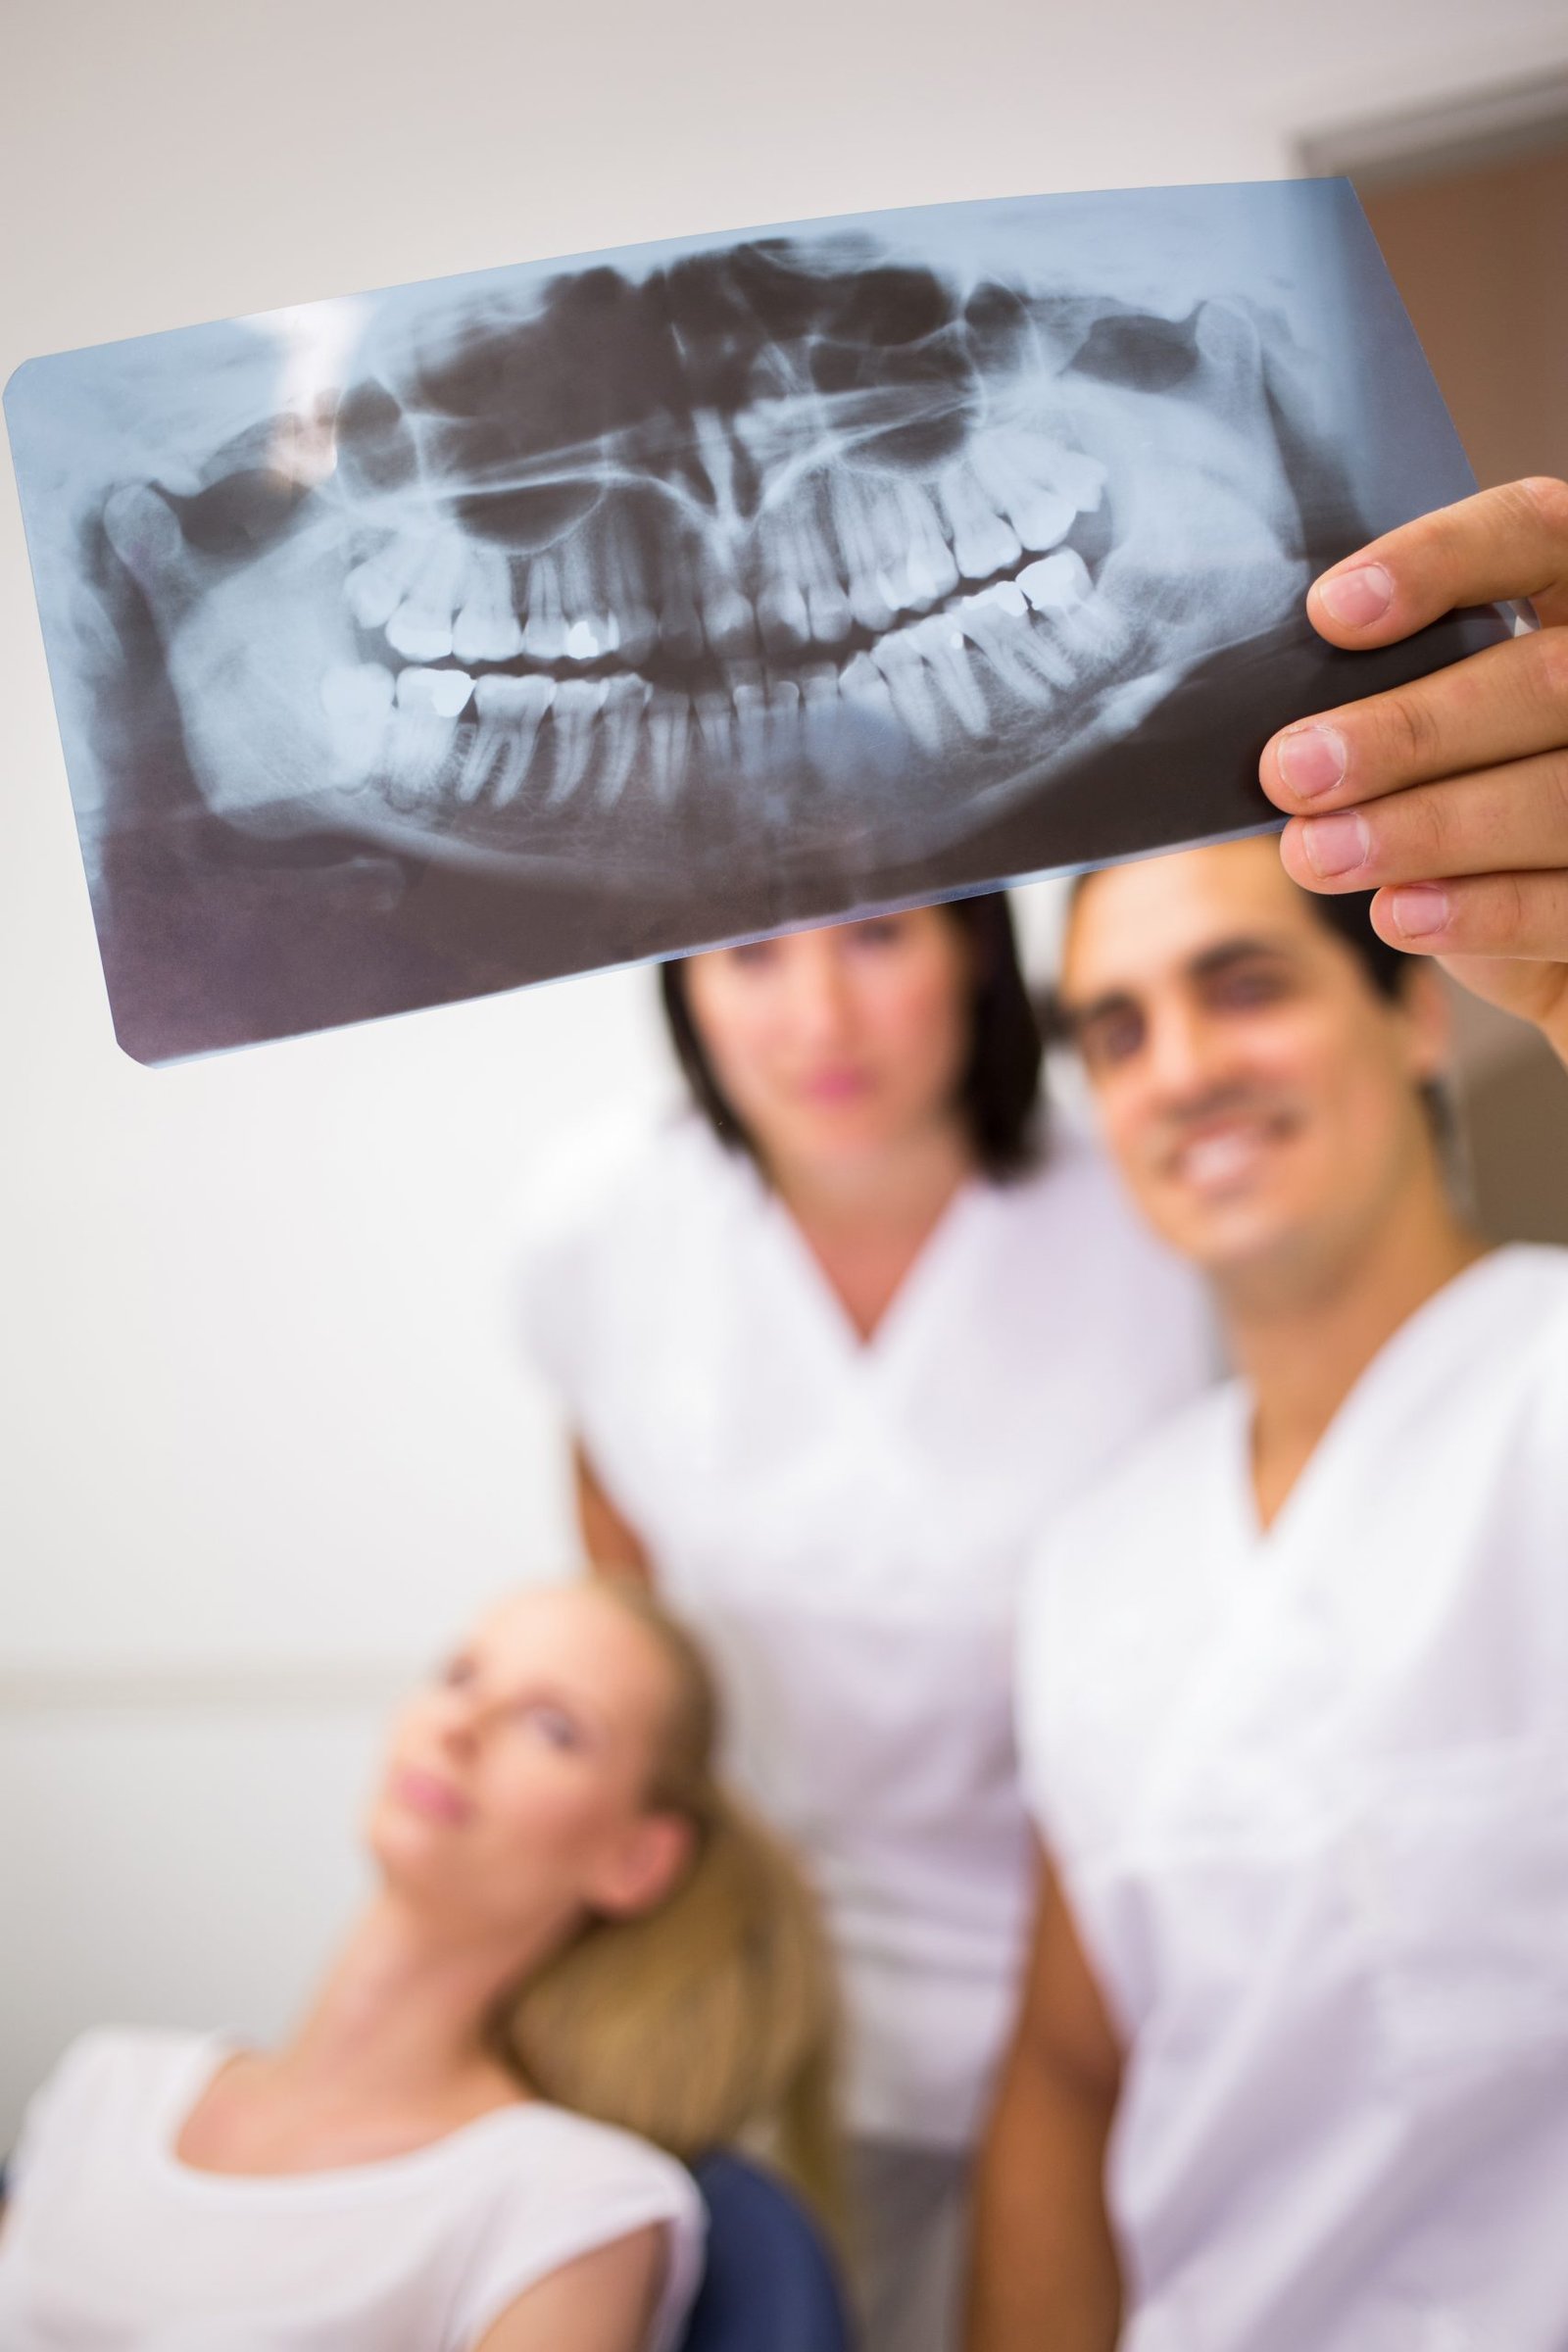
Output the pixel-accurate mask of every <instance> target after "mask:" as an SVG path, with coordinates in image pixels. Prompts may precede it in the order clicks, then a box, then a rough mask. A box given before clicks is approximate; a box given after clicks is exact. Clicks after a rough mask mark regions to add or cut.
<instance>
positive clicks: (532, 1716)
mask: <svg viewBox="0 0 1568 2352" xmlns="http://www.w3.org/2000/svg"><path fill="white" fill-rule="evenodd" d="M511 1713H512V1720H513V1722H514V1723H515V1724H516V1725H517V1726H518V1727H519V1728H520V1729H522V1730H524V1731H528V1732H531V1733H533V1734H534V1735H535V1736H536V1737H537V1738H538V1739H540V1740H543V1741H544V1742H545V1744H546V1746H548V1747H554V1748H559V1749H560V1750H561V1752H562V1753H563V1754H564V1755H569V1754H573V1753H575V1752H576V1750H578V1749H579V1748H582V1747H585V1746H586V1745H587V1743H588V1735H587V1729H586V1726H584V1725H583V1724H581V1723H579V1722H578V1720H577V1718H576V1716H575V1715H573V1714H572V1713H571V1711H570V1710H569V1708H566V1707H563V1706H560V1705H558V1704H557V1703H556V1701H554V1700H553V1699H546V1698H524V1699H519V1700H518V1701H517V1703H516V1705H515V1707H514V1708H513V1709H512V1710H511Z"/></svg>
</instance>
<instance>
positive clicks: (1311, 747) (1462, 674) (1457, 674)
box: [1258, 629, 1568, 815]
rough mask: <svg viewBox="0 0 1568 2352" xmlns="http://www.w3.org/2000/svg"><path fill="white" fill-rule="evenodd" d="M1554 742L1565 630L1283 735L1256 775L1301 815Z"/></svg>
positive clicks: (1567, 705) (1566, 663)
mask: <svg viewBox="0 0 1568 2352" xmlns="http://www.w3.org/2000/svg"><path fill="white" fill-rule="evenodd" d="M1563 742H1568V629H1539V630H1536V631H1533V632H1532V633H1531V634H1530V635H1529V636H1527V637H1515V638H1513V639H1511V640H1510V642H1509V643H1507V644H1506V645H1492V646H1488V647H1487V648H1486V649H1485V650H1484V651H1483V652H1481V653H1479V654H1472V655H1471V657H1470V659H1469V660H1468V661H1465V662H1453V663H1451V664H1450V666H1449V667H1448V668H1446V669H1438V670H1434V671H1433V672H1432V674H1431V676H1430V677H1425V678H1418V679H1416V680H1415V681H1414V682H1413V683H1412V684H1410V685H1408V686H1399V687H1396V688H1394V689H1393V690H1392V691H1391V692H1390V693H1388V694H1375V695H1370V696H1368V698H1367V700H1366V701H1365V702H1362V703H1350V704H1348V705H1347V706H1346V707H1345V708H1344V709H1343V710H1339V711H1324V712H1323V713H1322V715H1321V716H1320V717H1317V718H1311V719H1302V720H1300V721H1299V722H1298V724H1297V725H1295V726H1293V727H1287V728H1286V729H1285V730H1284V731H1283V733H1281V734H1279V735H1276V736H1275V737H1274V738H1273V740H1272V741H1271V742H1270V743H1269V744H1268V745H1267V746H1266V747H1265V749H1264V753H1263V758H1262V761H1261V764H1260V766H1259V768H1258V774H1259V776H1260V778H1261V780H1262V785H1263V790H1264V791H1265V792H1266V793H1267V794H1268V797H1269V799H1270V800H1271V801H1272V802H1273V803H1274V804H1275V806H1276V808H1279V809H1284V810H1285V811H1286V813H1287V815H1295V814H1298V813H1300V814H1308V815H1310V814H1314V813H1316V812H1318V811H1319V810H1323V809H1344V808H1348V807H1351V806H1353V805H1354V804H1356V803H1359V802H1364V801H1369V800H1376V799H1378V798H1380V797H1381V796H1382V795H1383V794H1385V793H1391V792H1402V791H1403V790H1404V789H1405V787H1406V786H1407V785H1411V784H1421V783H1426V782H1428V781H1429V780H1430V779H1432V778H1433V777H1436V776H1457V775H1463V774H1465V773H1467V772H1468V771H1469V770H1470V769H1472V768H1478V767H1495V766H1497V765H1498V764H1500V763H1501V762H1502V761H1504V760H1522V759H1525V758H1527V757H1528V756H1529V755H1530V754H1531V753H1533V752H1544V751H1550V750H1553V749H1554V748H1555V747H1556V746H1557V745H1559V744H1561V743H1563Z"/></svg>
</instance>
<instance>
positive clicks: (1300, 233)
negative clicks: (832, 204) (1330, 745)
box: [7, 182, 1500, 1059]
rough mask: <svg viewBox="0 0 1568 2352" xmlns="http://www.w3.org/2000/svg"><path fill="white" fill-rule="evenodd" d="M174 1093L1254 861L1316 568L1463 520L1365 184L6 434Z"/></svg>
mask: <svg viewBox="0 0 1568 2352" xmlns="http://www.w3.org/2000/svg"><path fill="white" fill-rule="evenodd" d="M7 407H8V411H9V414H10V419H11V430H12V439H13V444H14V448H15V451H16V456H17V462H18V469H19V476H20V478H21V482H22V487H23V494H24V504H25V515H26V521H27V529H28V538H29V544H30V548H31V552H32V558H33V564H34V572H35V577H36V580H37V585H38V592H39V602H40V607H41V610H42V613H43V618H44V625H45V634H46V642H47V645H48V650H49V657H50V663H51V670H52V674H53V679H54V685H55V692H56V700H57V706H58V708H59V711H60V716H61V725H62V734H63V737H64V740H65V746H66V755H67V767H68V772H69V775H70V778H71V783H72V788H73V796H74V799H75V803H76V808H77V814H78V822H79V824H80V829H81V835H82V842H83V850H84V854H85V857H86V859H87V866H88V874H89V880H90V883H91V886H92V892H93V900H94V908H95V914H96V919H97V922H98V927H99V932H100V939H101V944H102V947H103V952H104V957H105V964H106V969H107V971H108V976H109V984H110V995H111V1001H112V1005H113V1008H114V1012H115V1017H116V1023H117V1027H118V1030H119V1033H120V1036H121V1039H122V1042H123V1043H124V1044H125V1045H126V1047H127V1049H128V1050H129V1051H131V1052H133V1053H135V1054H139V1055H140V1056H141V1057H143V1058H148V1059H160V1058H164V1057H167V1056H168V1055H171V1054H182V1053H188V1052H194V1051H200V1050H203V1049H205V1048H207V1047H209V1046H213V1045H220V1044H232V1043H237V1042H242V1041H244V1040H247V1039H256V1038H261V1037H266V1036H273V1035H277V1034H280V1033H284V1032H287V1031H290V1030H296V1029H304V1028H312V1027H317V1026H320V1025H322V1024H324V1023H328V1022H332V1021H336V1020H343V1019H351V1018H356V1017H361V1016H363V1015H365V1014H368V1013H376V1012H384V1011H391V1010H396V1009H400V1008H404V1007H407V1006H410V1005H421V1004H427V1003H431V1002H436V1001H440V1000H443V999H449V998H452V997H457V996H462V995H466V994H472V993H479V992H482V991H485V990H488V989H492V988H496V987H503V986H508V985H515V984H516V983H517V982H520V981H524V980H529V979H537V978H543V977H547V976H551V975H555V974H560V973H562V972H565V971H571V970H581V969H586V968H589V967H592V966H595V965H603V964H608V963H614V962H621V961H626V960H630V959H634V958H638V957H643V956H654V955H661V954H668V953H673V952H678V951H681V950H684V949H690V948H695V947H699V946H703V945H709V944H712V943H715V942H719V941H723V940H726V939H734V938H739V937H743V936H747V935H750V934H754V933H757V932H761V931H766V930H769V929H774V928H778V927H780V926H783V925H787V924H790V923H798V922H805V921H811V920H828V919H834V918H838V917H845V916H851V915H854V914H857V913H861V912H866V911H869V910H871V909H873V908H875V907H887V906H893V905H899V904H907V903H910V902H911V901H914V900H916V899H920V898H932V897H940V896H942V895H944V894H951V893H955V892H960V891H963V890H966V889H973V888H977V887H981V886H984V885H985V884H988V883H992V882H995V881H997V880H999V879H1004V878H1007V877H1010V876H1014V875H1018V874H1025V873H1033V872H1042V871H1047V870H1052V869H1061V868H1064V867H1067V866H1071V865H1077V864H1082V863H1086V862H1090V861H1093V860H1095V859H1097V858H1105V857H1111V856H1121V855H1127V854H1131V853H1133V852H1136V851H1143V850H1149V849H1152V848H1156V847H1162V846H1169V845H1174V844H1176V843H1181V842H1187V841H1193V840H1198V839H1206V838H1214V837H1217V836H1220V835H1223V834H1227V833H1232V832H1236V831H1239V830H1244V829H1248V828H1251V827H1255V826H1256V825H1258V824H1259V823H1261V822H1263V821H1265V818H1266V815H1267V811H1266V809H1264V807H1263V805H1262V804H1261V802H1260V801H1259V799H1258V798H1257V797H1256V791H1255V778H1254V770H1255V761H1256V755H1257V750H1258V747H1259V745H1260V743H1261V741H1262V739H1263V737H1264V736H1265V735H1266V734H1267V733H1268V732H1269V731H1270V729H1271V728H1272V727H1273V726H1275V725H1277V724H1279V723H1282V722H1283V721H1284V720H1286V719H1288V718H1291V717H1294V716H1297V715H1299V714H1300V713H1301V712H1302V711H1306V710H1308V709H1313V708H1322V707H1324V706H1326V705H1327V704H1330V703H1333V702H1335V701H1339V700H1343V699H1345V698H1346V697H1348V695H1351V694H1355V693H1362V692H1367V691H1371V690H1372V689H1373V688H1375V687H1379V686H1382V685H1384V684H1387V683H1389V682H1390V680H1391V679H1392V678H1393V677H1394V676H1396V675H1408V674H1411V672H1412V671H1414V670H1418V669H1422V668H1428V667H1431V666H1432V665H1433V664H1434V663H1435V662H1438V661H1441V660H1446V659H1451V658H1452V657H1453V655H1454V654H1456V653H1458V652H1460V651H1462V650H1465V648H1466V646H1467V645H1468V644H1470V643H1473V642H1480V641H1481V638H1482V637H1483V636H1484V635H1485V634H1486V632H1487V631H1488V629H1489V628H1490V630H1491V631H1492V632H1493V633H1496V631H1497V629H1498V628H1499V626H1500V624H1498V623H1497V622H1495V620H1490V621H1488V620H1483V619H1479V618H1476V617H1471V618H1470V619H1469V620H1468V621H1462V622H1459V623H1450V624H1447V625H1446V630H1440V631H1438V632H1434V633H1429V635H1428V638H1427V640H1426V641H1424V642H1418V644H1417V646H1416V647H1415V648H1402V649H1396V651H1395V652H1394V654H1393V655H1392V656H1388V657H1382V658H1371V659H1369V660H1367V661H1366V662H1363V663H1362V664H1361V665H1355V664H1351V663H1348V661H1347V658H1346V657H1339V656H1335V655H1333V654H1332V653H1330V652H1329V651H1328V649H1326V648H1324V647H1322V646H1321V645H1320V644H1318V643H1317V641H1316V640H1315V639H1313V637H1312V635H1311V632H1310V630H1309V629H1308V628H1307V626H1306V623H1305V620H1304V617H1303V614H1302V608H1301V600H1302V595H1303V592H1304V589H1305V587H1306V584H1307V582H1308V580H1309V578H1310V577H1311V575H1312V573H1313V571H1314V570H1316V569H1318V568H1320V567H1321V565H1322V564H1326V563H1328V562H1331V561H1333V560H1334V559H1335V558H1337V557H1338V556H1341V555H1343V554H1345V553H1347V552H1348V550H1349V549H1351V548H1353V547H1354V546H1355V545H1356V544H1358V542H1359V541H1360V540H1362V539H1363V538H1365V537H1367V536H1369V535H1370V534H1371V533H1372V532H1373V531H1376V530H1381V529H1384V528H1387V527H1389V525H1390V524H1391V523H1393V522H1396V521H1398V520H1401V519H1403V518H1404V517H1405V516H1406V515H1409V514H1411V513H1414V512H1418V511H1419V510H1420V509H1422V508H1424V507H1427V506H1431V505H1436V504H1439V503H1442V502H1443V501H1444V500H1446V499H1447V498H1451V497H1455V496H1459V495H1462V494H1463V492H1464V491H1465V490H1467V489H1468V488H1469V487H1470V486H1471V483H1470V477H1469V475H1468V473H1467V471H1466V469H1465V466H1464V463H1463V459H1462V457H1461V455H1460V453H1459V451H1458V448H1457V444H1456V443H1455V441H1454V440H1453V436H1452V433H1451V430H1450V428H1449V427H1448V425H1447V421H1446V417H1445V415H1444V412H1443V409H1442V404H1441V402H1440V401H1439V400H1438V398H1437V395H1436V392H1435V390H1434V388H1433V386H1432V383H1431V379H1430V377H1429V375H1428V374H1427V371H1426V369H1425V367H1424V364H1423V363H1422V361H1421V358H1420V354H1419V350H1418V348H1417V347H1416V345H1415V342H1414V338H1413V336H1412V335H1411V334H1410V331H1409V328H1408V324H1407V322H1406V321H1405V319H1404V318H1403V314H1402V311H1401V310H1400V308H1399V306H1398V303H1397V298H1396V297H1395V296H1394V294H1393V292H1392V289H1391V288H1390V286H1389V284H1388V281H1387V278H1386V275H1385V274H1384V273H1383V271H1382V269H1381V265H1380V264H1379V262H1378V260H1377V255H1376V249H1375V247H1373V246H1372V243H1371V240H1370V236H1369V234H1368V232H1367V230H1366V228H1365V224H1364V222H1363V221H1362V220H1361V217H1360V214H1359V211H1358V209H1357V208H1356V206H1355V203H1354V199H1353V197H1351V196H1350V194H1349V192H1348V189H1347V188H1346V187H1345V185H1344V183H1338V182H1317V183H1301V184H1297V185H1294V186H1293V185H1280V186H1272V185H1269V186H1258V187H1247V188H1207V189H1180V190H1155V191H1145V192H1136V193H1132V192H1123V193H1120V194H1112V195H1105V196H1099V197H1067V198H1041V199H1034V200H1026V201H1018V202H1004V203H997V204H978V205H956V206H948V207H943V208H938V209H935V210H925V211H916V212H907V213H892V214H883V215H866V216H861V217H858V218H857V219H855V220H853V221H824V222H819V223H808V224H804V225H796V226H792V227H787V228H781V229H774V230H768V231H760V232H755V233H752V234H750V235H747V236H744V237H734V236H730V237H701V238H689V239H684V240H681V241H679V242H676V243H671V244H662V245H650V246H643V247H638V248H633V249H628V250H624V251H620V252H616V253H612V254H606V255H597V256H589V257H586V258H584V259H580V260H577V261H573V262H559V263H553V264H546V265H527V266H523V267H518V268H515V269H506V270H487V271H484V272H481V273H478V274H476V275H472V276H467V277H460V278H455V279H446V280H438V281H434V282H431V283H426V284H421V285H415V286H410V287H402V288H394V289H392V290H390V291H387V292H383V293H380V294H376V295H368V296H364V297H356V298H352V299H346V300H339V301H326V302H319V303H315V304H310V305H305V306H302V307H301V308H299V309H297V310H294V311H288V312H281V313H272V314H267V315H265V316H262V317H259V318H254V319H241V320H235V321H230V322H227V323H225V324H222V325H219V326H213V327H201V328H187V329H183V330H176V331H173V332H170V333H166V334H162V335H157V336H149V337H145V338H142V339H140V340H138V341H133V342H129V343H123V344H118V345H108V346H103V347H100V348H99V349H96V350H89V351H85V352H81V353H75V354H66V355H62V356H60V357H57V358H55V359H52V360H48V361H40V362H33V363H31V364H29V366H28V367H26V368H24V369H23V370H22V371H21V372H20V374H19V376H18V377H17V378H16V379H14V381H13V384H12V387H11V389H10V392H9V394H8V399H7Z"/></svg>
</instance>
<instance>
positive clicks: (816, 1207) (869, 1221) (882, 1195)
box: [768, 1119, 974, 1235]
mask: <svg viewBox="0 0 1568 2352" xmlns="http://www.w3.org/2000/svg"><path fill="white" fill-rule="evenodd" d="M973 1170H974V1155H973V1153H972V1152H971V1151H970V1148H969V1141H968V1137H967V1136H966V1134H965V1133H964V1131H963V1128H962V1126H961V1124H960V1122H959V1121H957V1120H956V1119H941V1120H937V1121H933V1123H932V1124H931V1125H930V1126H929V1127H924V1128H921V1129H920V1130H918V1131H917V1132H916V1133H915V1134H913V1135H907V1136H901V1137H900V1138H899V1140H898V1141H897V1142H896V1143H894V1144H890V1145H888V1146H887V1147H886V1148H885V1149H883V1150H882V1151H880V1152H857V1153H855V1154H854V1155H853V1156H851V1155H846V1156H844V1157H842V1158H838V1159H815V1160H809V1161H807V1160H772V1161H770V1162H769V1164H768V1174H769V1176H770V1178H771V1180H772V1183H773V1188H774V1190H775V1191H776V1192H777V1194H778V1196H779V1199H780V1200H781V1201H783V1202H784V1205H785V1207H786V1208H787V1209H788V1210H789V1211H790V1214H791V1215H792V1216H793V1217H794V1218H795V1220H796V1222H797V1223H798V1224H800V1225H802V1226H804V1227H806V1228H807V1229H808V1230H809V1231H811V1232H816V1233H825V1234H843V1235H849V1234H855V1233H858V1232H863V1231H865V1230H866V1229H868V1228H869V1229H871V1230H874V1231H876V1232H907V1231H918V1232H921V1233H924V1232H926V1231H929V1229H930V1227H931V1226H932V1225H934V1224H935V1223H936V1220H937V1218H938V1217H939V1216H940V1215H941V1214H942V1211H943V1210H944V1209H945V1208H946V1207H947V1205H948V1202H949V1201H951V1200H952V1199H953V1196H954V1195H955V1193H956V1191H957V1190H958V1187H959V1186H960V1185H961V1184H962V1183H963V1182H964V1180H965V1178H966V1177H968V1176H970V1175H971V1174H972V1173H973Z"/></svg>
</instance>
